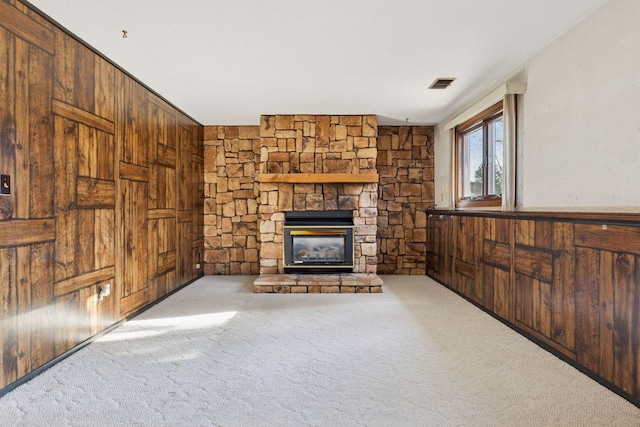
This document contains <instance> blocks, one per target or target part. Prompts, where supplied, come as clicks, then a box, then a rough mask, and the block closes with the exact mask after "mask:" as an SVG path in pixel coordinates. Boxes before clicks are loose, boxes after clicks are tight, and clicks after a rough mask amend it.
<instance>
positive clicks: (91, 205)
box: [78, 177, 116, 209]
mask: <svg viewBox="0 0 640 427" xmlns="http://www.w3.org/2000/svg"><path fill="white" fill-rule="evenodd" d="M115 205H116V183H115V182H114V181H104V180H100V179H93V178H84V177H80V178H78V207H79V208H85V209H109V208H114V207H115Z"/></svg>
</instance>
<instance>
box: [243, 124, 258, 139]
mask: <svg viewBox="0 0 640 427" xmlns="http://www.w3.org/2000/svg"><path fill="white" fill-rule="evenodd" d="M238 138H240V139H252V138H260V126H238Z"/></svg>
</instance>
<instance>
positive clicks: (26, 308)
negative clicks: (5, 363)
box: [16, 246, 32, 377]
mask: <svg viewBox="0 0 640 427" xmlns="http://www.w3.org/2000/svg"><path fill="white" fill-rule="evenodd" d="M16 258H17V275H16V283H17V284H18V286H17V287H16V288H17V294H18V301H17V307H18V322H17V326H18V329H17V338H18V354H17V356H18V358H17V359H18V360H17V362H18V363H17V367H18V377H23V376H25V375H27V374H28V373H29V372H31V371H32V367H31V329H32V322H31V319H30V318H29V317H30V316H29V312H30V311H31V286H28V284H29V283H31V250H30V248H29V247H28V246H21V247H19V248H16Z"/></svg>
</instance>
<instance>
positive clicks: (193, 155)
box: [191, 153, 377, 182]
mask: <svg viewBox="0 0 640 427" xmlns="http://www.w3.org/2000/svg"><path fill="white" fill-rule="evenodd" d="M191 161H192V162H193V163H198V164H199V165H203V164H204V156H201V155H200V154H197V153H191ZM376 182H377V181H376Z"/></svg>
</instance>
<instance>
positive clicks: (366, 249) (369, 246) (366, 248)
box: [360, 243, 376, 256]
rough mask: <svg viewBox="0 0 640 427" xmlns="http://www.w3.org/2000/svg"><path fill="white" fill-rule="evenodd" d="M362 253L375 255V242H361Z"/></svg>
mask: <svg viewBox="0 0 640 427" xmlns="http://www.w3.org/2000/svg"><path fill="white" fill-rule="evenodd" d="M360 247H361V252H362V255H365V256H376V244H375V243H362V244H361V245H360Z"/></svg>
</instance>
